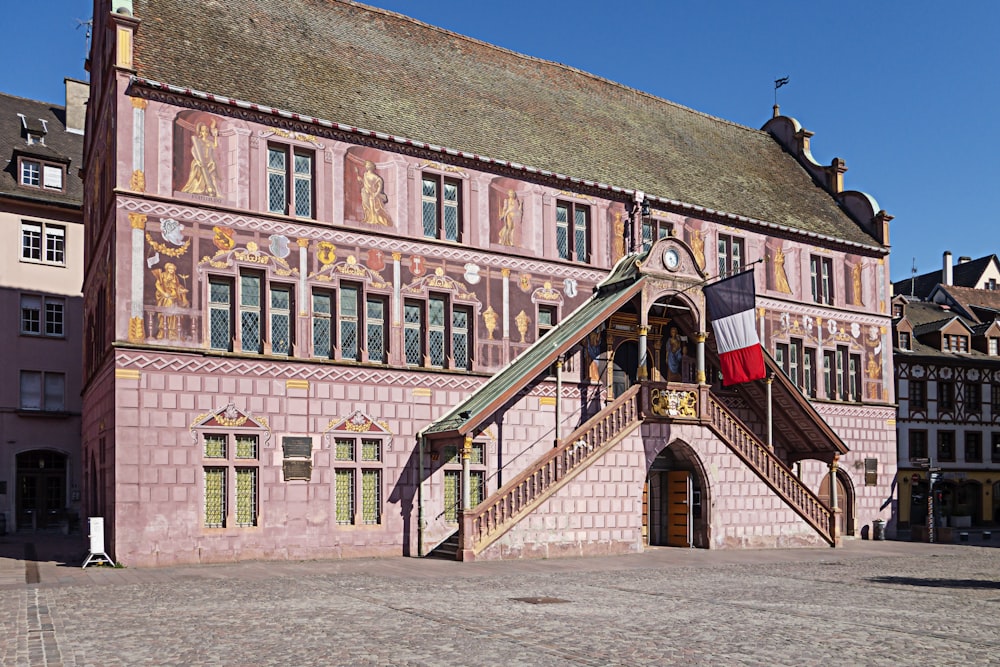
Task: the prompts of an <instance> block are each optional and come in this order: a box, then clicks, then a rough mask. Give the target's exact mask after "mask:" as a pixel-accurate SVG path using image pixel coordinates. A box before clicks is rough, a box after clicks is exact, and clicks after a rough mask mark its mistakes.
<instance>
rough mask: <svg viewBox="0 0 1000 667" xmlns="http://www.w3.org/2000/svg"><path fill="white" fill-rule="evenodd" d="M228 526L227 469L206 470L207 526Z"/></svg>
mask: <svg viewBox="0 0 1000 667" xmlns="http://www.w3.org/2000/svg"><path fill="white" fill-rule="evenodd" d="M225 525H226V469H225V468H205V526H206V527H207V528H222V527H224V526H225Z"/></svg>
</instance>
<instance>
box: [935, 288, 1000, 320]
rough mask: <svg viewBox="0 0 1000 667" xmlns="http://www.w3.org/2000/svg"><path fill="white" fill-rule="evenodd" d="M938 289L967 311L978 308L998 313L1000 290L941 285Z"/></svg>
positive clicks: (999, 309) (999, 308)
mask: <svg viewBox="0 0 1000 667" xmlns="http://www.w3.org/2000/svg"><path fill="white" fill-rule="evenodd" d="M940 289H941V291H942V292H944V293H945V294H947V295H948V296H949V297H950V298H952V299H953V300H954V301H955V303H957V304H960V305H961V306H963V307H964V308H966V309H968V310H971V309H972V308H974V307H979V308H983V309H988V310H993V311H1000V290H988V289H974V288H972V287H957V286H955V285H951V286H946V285H941V287H940ZM991 319H992V318H991Z"/></svg>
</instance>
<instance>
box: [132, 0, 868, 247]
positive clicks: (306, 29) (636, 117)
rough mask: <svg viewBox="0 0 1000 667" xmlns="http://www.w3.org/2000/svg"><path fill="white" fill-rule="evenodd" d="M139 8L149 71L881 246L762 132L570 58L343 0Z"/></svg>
mask: <svg viewBox="0 0 1000 667" xmlns="http://www.w3.org/2000/svg"><path fill="white" fill-rule="evenodd" d="M134 8H135V16H136V17H137V18H138V19H140V21H141V24H140V26H139V29H138V33H137V36H136V41H135V66H136V71H137V74H138V75H139V76H141V77H143V78H146V79H151V80H154V81H159V82H161V83H166V84H173V85H176V86H181V87H184V88H191V89H195V90H200V91H204V92H207V93H212V94H217V95H224V96H228V97H231V98H235V99H241V100H245V101H248V102H252V103H256V104H261V105H267V106H271V107H275V108H279V109H284V110H287V111H291V112H295V113H299V114H303V115H307V116H314V117H317V118H322V119H324V120H328V121H333V122H337V123H343V124H346V125H349V126H352V127H361V128H365V129H368V130H373V131H380V132H385V133H388V134H392V135H396V136H404V137H408V138H410V139H414V140H418V141H422V142H427V143H432V144H437V145H441V146H444V147H448V148H452V149H456V150H462V151H466V152H470V153H475V154H479V155H484V156H487V157H490V158H495V159H502V160H509V161H512V162H518V163H521V164H525V165H529V166H531V167H535V168H538V169H544V170H549V171H553V172H556V173H561V174H565V175H567V176H571V177H576V178H581V179H589V180H592V181H598V182H603V183H607V184H609V185H613V186H618V187H622V188H628V189H637V190H643V191H645V192H648V193H650V194H652V195H656V196H659V197H663V198H668V199H674V200H678V201H683V202H686V203H689V204H695V205H698V206H704V207H707V208H712V209H716V210H720V211H725V212H727V213H732V214H737V215H742V216H746V217H750V218H755V219H758V220H764V221H767V222H770V223H775V224H780V225H785V226H788V227H791V228H794V229H800V230H804V231H808V232H813V233H817V234H821V235H826V236H830V237H835V238H839V239H844V240H848V241H853V242H855V243H861V244H864V245H867V246H871V247H879V244H878V243H877V242H876V241H875V240H874V239H873V238H872V237H871V236H870V235H868V234H867V233H866V232H865V231H864V230H862V229H861V228H860V227H859V226H858V225H857V224H856V223H855V222H854V221H853V220H851V219H850V217H849V216H847V215H846V214H845V213H844V212H843V211H842V210H841V209H840V208H839V207H838V205H837V203H836V201H835V200H834V199H833V197H832V196H831V195H830V194H829V193H827V192H826V191H825V190H823V189H822V188H821V187H819V186H818V185H816V184H815V183H814V182H813V180H812V179H811V177H810V176H809V175H808V174H807V173H806V171H805V170H804V169H803V168H802V167H801V166H800V165H799V164H798V163H797V162H796V160H795V159H794V158H793V157H792V156H791V155H789V154H788V153H786V152H785V151H784V150H783V149H782V148H781V147H780V146H779V145H778V143H777V142H776V141H775V140H774V139H772V138H771V137H770V136H769V135H768V134H767V133H765V132H762V131H760V130H756V129H752V128H748V127H744V126H741V125H737V124H735V123H731V122H728V121H725V120H721V119H718V118H714V117H712V116H708V115H705V114H702V113H698V112H696V111H693V110H691V109H688V108H686V107H683V106H680V105H677V104H674V103H671V102H668V101H665V100H662V99H660V98H657V97H654V96H652V95H649V94H646V93H643V92H641V91H638V90H634V89H631V88H628V87H625V86H622V85H620V84H617V83H614V82H611V81H608V80H606V79H602V78H600V77H597V76H593V75H591V74H587V73H585V72H582V71H579V70H576V69H573V68H570V67H566V66H564V65H560V64H556V63H552V62H546V61H542V60H539V59H536V58H531V57H528V56H524V55H520V54H517V53H514V52H512V51H508V50H506V49H502V48H499V47H496V46H492V45H489V44H486V43H484V42H480V41H477V40H474V39H471V38H468V37H464V36H461V35H457V34H455V33H451V32H448V31H446V30H441V29H438V28H435V27H432V26H429V25H427V24H424V23H421V22H419V21H416V20H413V19H410V18H407V17H404V16H401V15H399V14H394V13H391V12H387V11H383V10H379V9H374V8H370V7H366V6H363V5H358V4H355V3H351V2H347V1H345V0H241V1H240V2H227V3H217V4H216V5H215V9H214V10H213V11H206V8H204V7H199V8H197V9H196V8H195V6H193V5H192V3H191V2H190V1H189V0H135V3H134ZM762 111H764V110H763V109H762Z"/></svg>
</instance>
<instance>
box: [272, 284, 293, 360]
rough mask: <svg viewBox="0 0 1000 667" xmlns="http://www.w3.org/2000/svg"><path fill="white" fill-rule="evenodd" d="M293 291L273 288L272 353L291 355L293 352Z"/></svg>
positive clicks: (287, 288) (286, 287) (281, 287)
mask: <svg viewBox="0 0 1000 667" xmlns="http://www.w3.org/2000/svg"><path fill="white" fill-rule="evenodd" d="M291 339H292V289H291V288H290V287H288V286H280V287H275V286H272V287H271V352H272V354H286V355H287V354H290V353H291V350H292V340H291Z"/></svg>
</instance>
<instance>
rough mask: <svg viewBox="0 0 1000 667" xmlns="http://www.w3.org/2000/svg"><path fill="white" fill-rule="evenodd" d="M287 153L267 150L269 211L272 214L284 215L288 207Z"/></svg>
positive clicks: (274, 149) (272, 149)
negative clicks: (286, 189) (286, 188)
mask: <svg viewBox="0 0 1000 667" xmlns="http://www.w3.org/2000/svg"><path fill="white" fill-rule="evenodd" d="M286 178H287V177H286V169H285V151H283V150H280V149H277V148H268V149H267V210H268V211H270V212H271V213H284V212H285V209H286V207H287V204H286V202H287V201H288V195H287V192H286V191H285V187H286V183H285V181H286Z"/></svg>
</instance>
